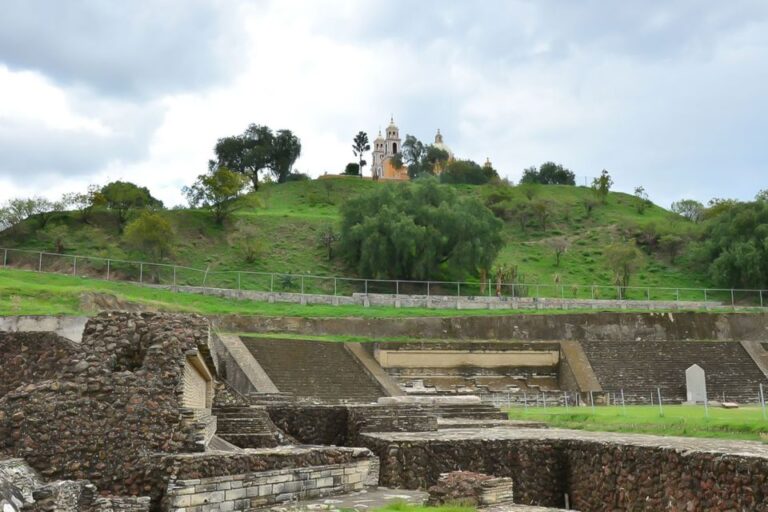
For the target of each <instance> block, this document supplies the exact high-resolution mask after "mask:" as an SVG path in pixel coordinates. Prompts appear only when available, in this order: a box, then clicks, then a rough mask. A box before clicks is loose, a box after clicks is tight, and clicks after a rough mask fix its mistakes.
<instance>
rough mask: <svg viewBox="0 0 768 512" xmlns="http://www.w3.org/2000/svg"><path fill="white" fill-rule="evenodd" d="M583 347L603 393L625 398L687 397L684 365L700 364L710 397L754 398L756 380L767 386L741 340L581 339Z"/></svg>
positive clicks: (680, 399)
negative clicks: (657, 390)
mask: <svg viewBox="0 0 768 512" xmlns="http://www.w3.org/2000/svg"><path fill="white" fill-rule="evenodd" d="M581 344H582V346H583V348H584V352H585V353H586V355H587V357H588V358H589V362H590V364H591V365H592V368H593V370H594V372H595V375H597V378H598V380H599V381H600V385H601V386H602V388H603V390H604V391H605V392H615V393H618V392H619V391H620V390H621V389H623V390H624V395H625V398H626V399H627V400H630V401H633V402H640V403H644V402H650V400H651V398H650V397H651V394H653V395H654V402H655V400H656V388H657V387H659V388H661V395H662V399H663V400H664V401H665V402H666V401H670V402H683V401H685V400H686V385H685V370H686V369H687V368H688V367H689V366H691V365H693V364H698V365H699V366H701V367H702V368H703V369H704V372H705V374H706V380H707V394H708V397H709V399H710V400H723V396H725V400H726V401H735V402H739V403H754V402H757V401H758V394H759V385H760V383H763V385H764V386H768V379H766V378H765V376H764V375H763V373H762V372H761V371H760V369H759V368H758V366H757V365H756V364H755V362H754V361H753V360H752V358H751V357H750V356H749V354H748V353H747V351H746V350H745V349H744V347H742V346H741V344H740V343H735V342H709V341H637V342H634V341H633V342H611V341H582V342H581Z"/></svg>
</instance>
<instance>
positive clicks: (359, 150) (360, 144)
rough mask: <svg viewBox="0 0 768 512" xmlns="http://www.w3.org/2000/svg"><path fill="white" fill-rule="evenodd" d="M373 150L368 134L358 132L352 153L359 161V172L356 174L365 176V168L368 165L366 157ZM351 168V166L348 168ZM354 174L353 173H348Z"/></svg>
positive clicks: (353, 140)
mask: <svg viewBox="0 0 768 512" xmlns="http://www.w3.org/2000/svg"><path fill="white" fill-rule="evenodd" d="M370 150H371V145H370V144H369V143H368V134H367V133H365V132H364V131H359V132H357V135H355V138H354V139H352V153H353V154H354V155H355V156H356V157H357V158H358V159H359V161H358V163H357V170H358V172H356V173H354V174H359V175H361V176H362V175H363V167H365V165H366V164H367V162H366V161H365V159H364V155H365V153H366V152H367V151H370ZM347 167H349V166H347ZM346 174H353V173H346Z"/></svg>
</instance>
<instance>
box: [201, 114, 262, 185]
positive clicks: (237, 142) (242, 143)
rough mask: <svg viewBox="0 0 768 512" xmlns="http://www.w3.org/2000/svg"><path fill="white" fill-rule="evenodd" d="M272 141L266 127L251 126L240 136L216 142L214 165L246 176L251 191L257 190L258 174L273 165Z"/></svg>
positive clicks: (224, 138)
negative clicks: (250, 185) (251, 186)
mask: <svg viewBox="0 0 768 512" xmlns="http://www.w3.org/2000/svg"><path fill="white" fill-rule="evenodd" d="M274 140H275V135H274V134H273V133H272V130H271V129H270V128H269V127H268V126H263V125H257V124H251V125H249V126H248V128H246V129H245V131H244V132H243V133H242V134H241V135H233V136H231V137H223V138H221V139H219V140H218V142H217V143H216V146H215V147H214V151H215V153H216V159H217V161H216V164H217V165H218V166H219V167H226V168H227V169H230V170H231V171H234V172H237V173H240V174H242V175H244V176H246V177H247V178H248V179H250V181H251V184H252V185H253V190H258V189H259V172H261V171H263V170H264V169H268V168H271V166H272V165H273V162H272V158H273V145H274Z"/></svg>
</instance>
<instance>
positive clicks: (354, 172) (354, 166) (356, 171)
mask: <svg viewBox="0 0 768 512" xmlns="http://www.w3.org/2000/svg"><path fill="white" fill-rule="evenodd" d="M344 174H346V175H347V176H359V175H360V164H358V163H356V162H349V163H348V164H347V166H346V167H345V168H344Z"/></svg>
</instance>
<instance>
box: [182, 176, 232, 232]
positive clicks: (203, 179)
mask: <svg viewBox="0 0 768 512" xmlns="http://www.w3.org/2000/svg"><path fill="white" fill-rule="evenodd" d="M246 183H247V181H246V178H245V177H244V176H242V175H241V174H238V173H236V172H233V171H230V170H229V169H227V168H226V167H218V166H216V165H215V163H213V162H211V165H210V168H209V171H208V173H207V174H201V175H199V176H198V177H197V181H195V183H194V184H192V186H191V187H184V188H183V189H182V193H184V195H185V196H187V200H188V201H189V204H190V205H191V206H192V207H203V208H207V209H209V210H211V211H212V212H213V217H214V219H215V220H216V223H217V224H223V223H224V221H225V220H226V219H227V218H228V217H229V216H230V215H231V214H232V212H233V211H235V210H236V208H237V201H236V200H237V198H238V197H240V193H241V192H242V191H243V188H244V187H245V185H246Z"/></svg>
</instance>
